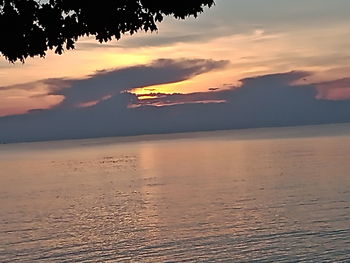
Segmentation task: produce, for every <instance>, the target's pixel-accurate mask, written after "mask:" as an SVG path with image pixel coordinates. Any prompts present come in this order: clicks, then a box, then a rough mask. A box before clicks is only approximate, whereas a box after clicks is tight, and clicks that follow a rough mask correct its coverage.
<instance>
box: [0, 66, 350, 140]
mask: <svg viewBox="0 0 350 263" xmlns="http://www.w3.org/2000/svg"><path fill="white" fill-rule="evenodd" d="M163 62H164V61H163ZM156 65H159V64H158V63H157V64H156ZM205 68H206V67H205ZM196 72H197V71H196ZM99 74H102V75H103V72H100V73H97V75H99ZM190 74H193V73H190ZM180 75H181V76H183V75H182V74H180ZM307 75H308V73H306V72H289V73H283V74H273V75H265V76H259V77H255V78H247V79H243V80H242V81H241V82H242V85H241V86H239V87H234V86H232V87H229V88H228V89H225V90H215V91H208V92H200V93H191V94H172V95H169V94H168V95H166V94H158V95H159V98H157V100H156V101H155V100H153V101H152V99H149V100H143V101H142V102H141V104H143V106H140V107H135V108H132V107H131V108H130V107H128V105H130V104H137V103H140V101H139V99H140V98H138V97H137V96H136V95H134V94H131V93H129V92H126V93H117V94H115V95H113V96H111V97H109V98H106V99H104V100H102V101H100V102H98V103H97V104H96V105H93V106H90V107H85V108H76V107H73V108H72V107H56V108H53V109H50V110H42V111H34V112H30V113H28V114H24V115H17V116H8V117H3V118H0V127H1V133H0V140H1V141H9V142H11V141H32V140H48V139H72V138H88V137H99V136H121V135H137V134H147V133H168V132H185V131H203V130H218V129H235V128H254V127H268V126H290V125H307V124H322V123H339V122H349V121H350V116H349V114H348V112H349V111H350V101H332V100H320V99H318V98H317V97H316V96H317V94H318V91H317V85H313V84H305V85H302V84H298V85H296V84H293V83H295V82H296V81H297V80H298V79H300V78H304V77H305V76H307ZM130 86H133V85H130ZM79 87H80V86H79ZM65 95H66V96H68V97H69V95H68V93H65ZM155 95H157V94H155ZM75 101H76V100H75ZM147 101H148V102H147ZM210 101H215V102H218V101H221V102H220V103H207V102H210ZM151 102H152V103H151ZM154 102H157V103H159V104H161V103H163V104H164V105H168V106H161V107H159V106H152V105H147V104H153V103H154ZM172 102H174V103H175V102H177V104H174V103H172ZM179 103H180V104H179Z"/></svg>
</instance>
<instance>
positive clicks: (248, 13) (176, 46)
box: [0, 0, 350, 116]
mask: <svg viewBox="0 0 350 263" xmlns="http://www.w3.org/2000/svg"><path fill="white" fill-rule="evenodd" d="M262 2H264V3H262ZM281 2H283V4H281ZM349 7H350V2H349V1H346V0H335V1H331V3H330V1H328V0H317V1H316V0H310V1H308V2H306V3H305V1H302V0H296V1H289V3H288V2H286V1H280V0H266V1H261V0H251V1H248V2H247V1H244V0H240V1H231V0H218V1H217V4H216V6H215V7H213V8H211V9H209V10H206V12H205V13H204V14H202V15H201V16H200V17H199V18H198V19H189V20H187V21H176V20H174V19H170V18H169V19H166V20H165V22H164V23H162V24H161V25H160V28H159V32H158V33H154V34H144V33H140V34H137V35H134V36H131V37H130V36H126V37H125V38H124V39H123V40H121V41H120V42H118V43H116V42H110V43H109V44H105V45H99V44H97V43H96V42H95V41H94V40H92V39H87V38H86V39H81V40H80V41H79V43H78V45H77V49H76V50H74V51H68V52H65V53H64V54H63V55H62V56H58V55H54V54H52V53H50V54H49V55H48V56H47V57H46V58H45V59H40V58H35V59H28V60H27V61H26V63H25V64H20V63H16V64H14V65H12V64H9V63H8V62H7V61H5V60H4V58H2V57H1V58H0V87H2V88H0V116H4V115H11V114H18V113H24V112H26V111H28V110H30V109H38V108H50V107H52V106H54V105H57V104H58V103H59V102H61V101H62V99H63V98H62V96H58V95H49V94H48V89H47V87H45V85H42V83H36V81H40V80H43V79H48V78H83V77H85V76H88V75H90V74H93V73H94V72H95V71H97V70H104V69H112V68H123V67H127V66H133V65H139V64H148V63H151V62H152V61H154V60H156V59H159V58H170V59H179V58H197V59H213V60H229V61H230V64H229V65H228V66H227V67H225V68H222V69H220V70H214V71H210V72H208V73H204V74H200V75H197V76H195V77H194V78H192V79H189V80H185V81H182V82H178V83H172V84H166V85H156V86H152V89H155V91H154V90H153V91H152V92H162V93H191V92H197V91H207V90H208V89H209V88H219V89H224V88H225V85H226V84H234V85H239V80H240V79H242V78H245V77H251V76H257V75H263V74H270V73H278V72H287V71H292V70H303V71H310V72H314V74H313V76H311V77H310V78H309V80H307V81H309V82H317V81H321V80H322V81H325V80H333V79H338V78H343V77H348V70H347V69H348V65H349V62H350V51H349V48H348V47H349V45H350V20H349V19H348V14H347V12H345V11H344V10H349ZM257 10H259V11H257ZM325 16H327V17H325ZM135 77H137V76H135ZM19 84H20V86H18V85H19ZM23 86H24V87H28V88H24V89H23ZM18 87H21V88H18ZM145 88H147V87H145ZM133 92H135V93H136V94H142V93H151V91H149V90H148V89H142V88H139V89H136V90H134V91H133Z"/></svg>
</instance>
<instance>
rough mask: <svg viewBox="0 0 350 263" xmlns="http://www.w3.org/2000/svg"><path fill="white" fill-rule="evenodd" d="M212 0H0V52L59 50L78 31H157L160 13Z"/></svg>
mask: <svg viewBox="0 0 350 263" xmlns="http://www.w3.org/2000/svg"><path fill="white" fill-rule="evenodd" d="M213 4H214V0H177V1H166V0H163V1H155V0H100V1H92V0H46V1H45V0H42V1H38V0H0V28H1V29H2V31H3V32H2V38H1V41H0V52H1V53H2V55H3V56H4V57H5V58H6V59H7V60H9V61H10V62H15V61H18V60H19V61H22V62H24V61H25V60H26V59H27V58H28V57H34V56H41V57H45V55H46V52H47V51H48V50H49V49H54V51H55V53H57V54H62V53H63V51H64V50H70V49H74V48H75V42H76V41H77V40H78V39H79V38H80V37H83V36H95V38H96V40H97V41H99V42H100V43H103V42H108V41H110V40H112V39H113V38H115V39H117V40H119V39H120V38H121V37H122V35H123V34H126V33H128V34H131V35H132V34H134V33H136V32H138V31H140V30H143V31H156V30H157V23H158V22H162V20H163V17H164V16H174V17H175V18H177V19H186V18H187V17H189V16H194V17H197V15H198V14H199V13H201V12H203V8H204V7H206V6H207V7H211V6H212V5H213Z"/></svg>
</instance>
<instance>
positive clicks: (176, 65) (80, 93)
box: [0, 59, 229, 115]
mask: <svg viewBox="0 0 350 263" xmlns="http://www.w3.org/2000/svg"><path fill="white" fill-rule="evenodd" d="M228 64H229V62H228V61H225V60H210V59H208V60H206V59H177V60H172V59H158V60H155V61H153V62H151V63H150V64H146V65H138V66H133V67H126V68H116V69H108V70H101V71H97V72H95V73H94V74H92V75H90V76H88V77H85V78H81V79H70V78H51V79H45V80H41V81H35V82H30V83H23V84H17V85H11V86H5V87H0V99H1V100H2V102H3V105H11V107H12V108H13V106H12V105H15V104H16V102H17V101H18V99H17V100H14V99H13V98H14V97H15V96H17V97H23V98H29V99H28V100H30V101H31V102H32V103H31V105H33V104H37V105H42V104H43V103H42V102H43V101H45V99H47V98H50V101H51V103H50V105H53V102H56V104H57V103H59V104H58V105H56V106H55V107H59V108H67V107H80V106H89V105H94V104H97V103H98V102H100V101H102V100H105V99H106V98H109V97H111V96H116V95H118V94H119V93H121V92H123V91H128V90H131V89H133V88H137V87H145V86H152V85H158V84H166V83H172V82H179V81H182V80H187V79H190V78H192V77H194V76H197V75H200V74H204V73H207V72H210V71H214V70H218V69H222V68H224V67H226V66H227V65H228ZM10 93H11V94H12V95H11V98H12V99H9V94H10ZM35 102H36V103H35ZM17 104H18V103H17ZM21 104H23V103H21ZM26 104H27V103H26ZM28 106H29V105H25V107H28ZM5 107H6V106H5ZM7 107H8V106H7ZM51 107H52V106H51ZM17 108H19V109H18V110H21V111H22V112H25V111H26V110H32V109H33V108H26V109H25V108H24V107H17ZM0 110H1V111H0V115H1V113H7V112H8V110H6V108H1V107H0ZM16 112H17V111H16Z"/></svg>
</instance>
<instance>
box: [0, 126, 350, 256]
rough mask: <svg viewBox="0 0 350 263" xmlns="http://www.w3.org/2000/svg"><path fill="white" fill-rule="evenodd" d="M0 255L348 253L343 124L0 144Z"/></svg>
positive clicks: (348, 173) (349, 175) (348, 136)
mask: <svg viewBox="0 0 350 263" xmlns="http://www.w3.org/2000/svg"><path fill="white" fill-rule="evenodd" d="M0 206H1V210H0V223H1V224H0V262H350V125H346V124H344V125H325V126H310V127H299V128H297V127H294V128H275V129H256V130H241V131H221V132H206V133H190V134H178V135H159V136H140V137H134V138H104V139H91V140H76V141H58V142H39V143H23V144H10V145H0Z"/></svg>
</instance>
